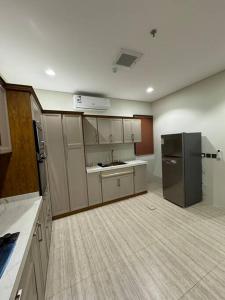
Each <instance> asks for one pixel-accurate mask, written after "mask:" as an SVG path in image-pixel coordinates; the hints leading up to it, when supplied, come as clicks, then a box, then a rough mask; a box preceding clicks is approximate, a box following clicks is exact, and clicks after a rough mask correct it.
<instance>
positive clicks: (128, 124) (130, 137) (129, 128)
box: [123, 119, 141, 143]
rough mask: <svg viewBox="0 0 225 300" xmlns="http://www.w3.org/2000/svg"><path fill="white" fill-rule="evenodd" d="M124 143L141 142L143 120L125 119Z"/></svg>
mask: <svg viewBox="0 0 225 300" xmlns="http://www.w3.org/2000/svg"><path fill="white" fill-rule="evenodd" d="M123 130H124V143H139V142H141V120H140V119H123Z"/></svg>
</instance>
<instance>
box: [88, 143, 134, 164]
mask: <svg viewBox="0 0 225 300" xmlns="http://www.w3.org/2000/svg"><path fill="white" fill-rule="evenodd" d="M111 150H114V152H113V158H114V161H115V160H122V161H123V160H132V159H135V154H134V145H133V144H117V145H116V144H115V145H93V146H86V150H85V155H86V165H87V166H88V167H91V166H94V165H97V163H99V162H103V163H106V162H111V160H112V155H111Z"/></svg>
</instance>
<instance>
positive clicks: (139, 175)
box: [134, 165, 147, 194]
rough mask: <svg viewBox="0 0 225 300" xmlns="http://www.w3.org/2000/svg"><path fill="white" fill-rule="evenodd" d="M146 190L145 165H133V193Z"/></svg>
mask: <svg viewBox="0 0 225 300" xmlns="http://www.w3.org/2000/svg"><path fill="white" fill-rule="evenodd" d="M145 191H147V181H146V165H141V166H136V167H134V192H135V194H137V193H141V192H145Z"/></svg>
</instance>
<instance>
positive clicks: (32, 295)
mask: <svg viewBox="0 0 225 300" xmlns="http://www.w3.org/2000/svg"><path fill="white" fill-rule="evenodd" d="M15 299H21V300H29V299H32V300H37V299H38V300H41V299H44V298H38V294H37V285H36V276H35V270H34V264H33V261H32V257H31V253H30V252H29V254H28V256H27V260H26V263H25V266H24V269H23V273H22V276H21V279H20V283H19V288H18V290H17V293H16V296H15Z"/></svg>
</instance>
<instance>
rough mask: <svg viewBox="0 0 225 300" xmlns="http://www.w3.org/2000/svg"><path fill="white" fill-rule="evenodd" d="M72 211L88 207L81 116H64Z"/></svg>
mask: <svg viewBox="0 0 225 300" xmlns="http://www.w3.org/2000/svg"><path fill="white" fill-rule="evenodd" d="M63 131H64V138H65V152H66V165H67V174H68V185H69V195H70V209H71V211H73V210H77V209H80V208H84V207H88V197H87V179H86V169H85V158H84V146H83V132H82V122H81V116H76V115H73V116H69V115H63Z"/></svg>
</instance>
